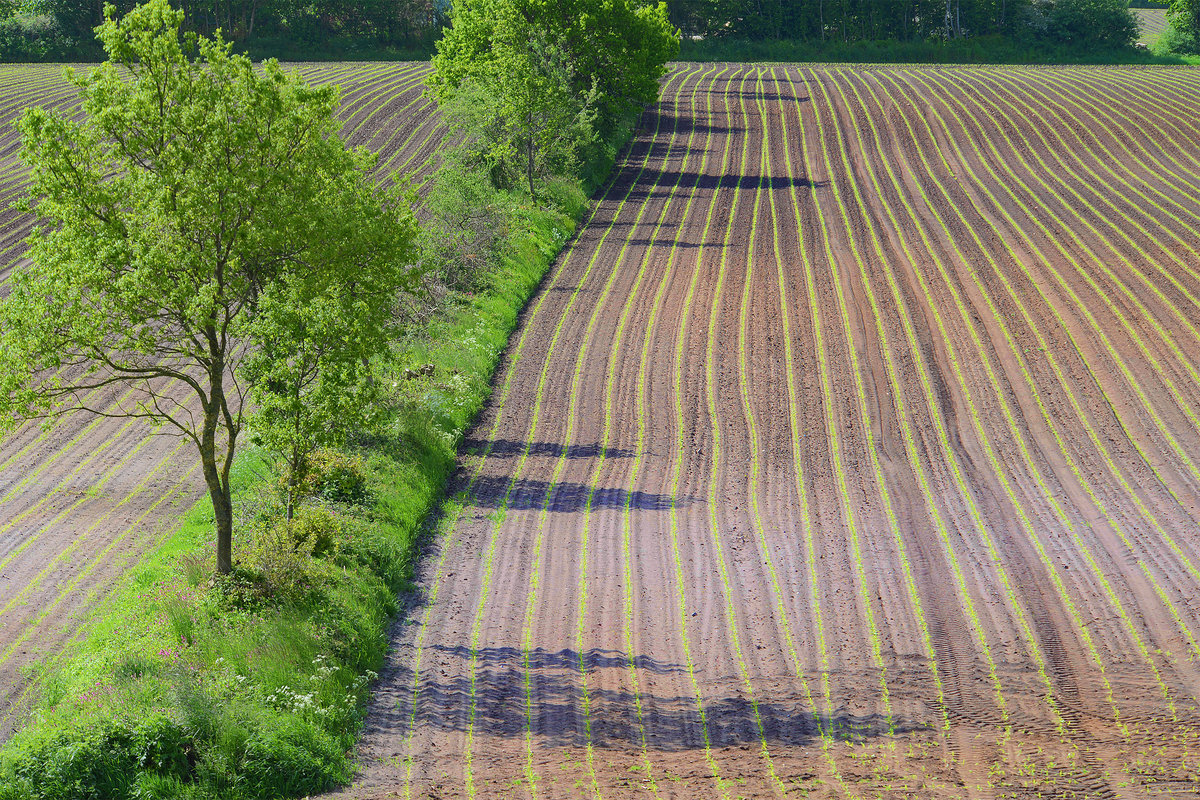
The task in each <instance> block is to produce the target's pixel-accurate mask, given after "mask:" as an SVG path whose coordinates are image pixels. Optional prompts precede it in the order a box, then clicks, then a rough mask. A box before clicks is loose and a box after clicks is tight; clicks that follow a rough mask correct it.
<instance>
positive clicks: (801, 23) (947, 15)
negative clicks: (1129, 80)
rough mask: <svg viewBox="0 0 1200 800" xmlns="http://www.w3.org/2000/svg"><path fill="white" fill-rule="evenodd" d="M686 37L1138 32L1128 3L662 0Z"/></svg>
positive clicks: (1080, 38)
mask: <svg viewBox="0 0 1200 800" xmlns="http://www.w3.org/2000/svg"><path fill="white" fill-rule="evenodd" d="M667 5H668V8H669V9H670V17H671V22H672V23H674V24H675V25H677V26H679V28H680V29H681V30H682V31H683V33H684V35H685V36H691V37H705V38H712V37H728V38H741V39H750V40H771V39H775V40H795V41H802V42H813V41H821V42H830V41H841V42H858V41H871V40H875V41H880V40H896V41H928V40H931V39H932V40H954V39H962V38H965V37H979V36H996V35H999V36H1007V37H1014V38H1019V39H1024V40H1040V41H1043V42H1046V43H1049V44H1064V45H1072V44H1075V45H1079V44H1085V43H1086V44H1096V43H1100V44H1108V45H1116V46H1123V45H1128V44H1130V43H1131V42H1132V41H1133V40H1134V39H1135V38H1136V36H1137V20H1136V18H1135V17H1134V16H1133V15H1132V14H1131V13H1130V12H1129V8H1128V6H1129V4H1128V0H668V3H667Z"/></svg>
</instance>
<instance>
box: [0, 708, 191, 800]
mask: <svg viewBox="0 0 1200 800" xmlns="http://www.w3.org/2000/svg"><path fill="white" fill-rule="evenodd" d="M20 755H21V756H23V757H21V758H17V759H14V760H13V762H12V765H13V766H12V771H11V772H10V773H9V775H8V777H9V779H10V781H11V785H9V786H7V787H5V791H6V793H7V794H8V796H9V797H26V798H36V800H124V798H130V799H131V800H132V798H135V797H137V792H138V791H140V786H141V784H142V781H140V780H139V775H140V774H147V775H154V776H159V777H161V778H168V779H172V780H176V781H182V780H187V779H188V777H189V776H190V774H191V771H192V750H191V746H190V744H189V741H188V737H187V735H186V733H185V732H184V731H183V730H182V729H181V728H180V726H179V725H177V724H176V723H174V722H172V721H171V720H170V719H168V718H167V717H165V716H161V715H156V716H152V717H150V718H148V719H146V720H144V721H142V722H140V723H136V724H133V723H130V722H128V721H124V720H101V721H92V722H91V723H89V724H88V725H87V726H86V727H82V728H76V729H73V730H69V731H60V732H58V733H57V734H55V735H52V736H50V737H49V738H47V739H45V740H43V741H40V742H35V743H32V744H30V745H28V749H27V750H26V751H25V752H24V753H21V754H20ZM0 797H4V795H2V794H0Z"/></svg>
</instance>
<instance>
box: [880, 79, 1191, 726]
mask: <svg viewBox="0 0 1200 800" xmlns="http://www.w3.org/2000/svg"><path fill="white" fill-rule="evenodd" d="M887 77H888V78H889V79H890V76H887ZM871 91H872V92H873V89H872V90H871ZM860 102H861V99H860ZM877 102H878V100H877ZM866 117H867V119H868V121H870V122H872V124H873V120H871V117H870V112H869V111H868V112H866ZM960 123H961V120H960ZM930 133H932V132H930ZM989 141H990V140H989ZM959 157H960V159H962V160H961V161H959V163H960V164H964V165H969V164H970V163H973V162H968V161H967V160H966V159H965V157H964V156H963V155H962V153H961V151H960V153H959ZM978 163H984V164H985V165H986V164H987V163H988V162H987V161H986V160H983V159H981V160H980V161H979V162H978ZM999 163H1006V164H1007V163H1009V162H1005V161H1000V162H999ZM926 167H927V168H928V164H926ZM960 169H961V168H960ZM929 174H930V175H933V174H934V173H933V172H932V171H931V172H930V173H929ZM991 177H992V179H993V183H992V184H991V185H999V186H1003V187H1006V188H1009V187H1010V183H1006V182H1005V179H1001V178H1000V177H999V176H996V175H995V174H994V173H993V174H992V175H991ZM1006 179H1007V180H1008V181H1009V182H1012V181H1017V183H1015V184H1013V185H1020V178H1019V177H1018V176H1016V175H1015V174H1010V175H1008V176H1006ZM935 180H936V178H935ZM980 185H984V184H983V183H980ZM943 189H944V187H943ZM1009 190H1010V191H1011V188H1009ZM992 200H993V201H995V198H994V196H993V197H992ZM997 207H999V204H998V203H997ZM1001 213H1003V212H1001ZM1007 219H1008V221H1009V223H1010V225H1012V226H1014V227H1013V229H1014V230H1017V228H1016V223H1015V222H1014V221H1013V220H1012V219H1011V217H1008V218H1007ZM980 248H981V249H982V245H980ZM1043 258H1044V257H1043ZM1015 260H1016V256H1015V255H1014V261H1015ZM994 266H998V265H994ZM1010 288H1011V287H1010ZM1026 321H1027V322H1028V323H1029V324H1030V326H1031V327H1033V328H1034V329H1035V330H1036V327H1035V326H1033V323H1032V321H1031V320H1029V319H1028V318H1026ZM1000 324H1001V325H1003V322H1001V323H1000ZM1009 345H1010V347H1011V346H1012V345H1013V342H1012V341H1011V340H1010V341H1009ZM1043 346H1045V343H1044V342H1043ZM1014 352H1017V351H1015V350H1014ZM981 356H982V351H981ZM1017 357H1018V359H1021V360H1022V362H1023V360H1024V357H1023V355H1022V354H1021V353H1019V352H1017ZM1049 357H1052V356H1049ZM983 363H986V362H983ZM1022 369H1023V371H1024V373H1025V375H1026V380H1027V382H1028V385H1029V386H1030V389H1031V392H1032V393H1033V396H1034V397H1035V398H1037V397H1039V395H1038V393H1037V389H1036V388H1035V385H1034V382H1033V380H1032V378H1031V377H1030V376H1029V372H1028V369H1027V366H1026V365H1024V364H1022ZM1056 372H1057V374H1058V377H1059V379H1060V381H1062V380H1064V378H1063V375H1062V373H1061V371H1058V370H1056ZM993 382H994V378H993ZM1062 385H1063V386H1064V389H1066V391H1067V394H1068V395H1070V390H1069V387H1068V385H1067V384H1066V383H1063V384H1062ZM964 386H965V384H964ZM1038 402H1039V406H1040V407H1041V408H1042V410H1043V414H1044V415H1045V414H1046V412H1045V406H1044V404H1043V403H1042V401H1041V400H1040V399H1039V401H1038ZM1077 411H1079V414H1080V416H1079V419H1080V421H1081V422H1082V423H1083V424H1084V425H1085V426H1088V421H1087V418H1086V416H1084V415H1083V414H1082V411H1081V410H1079V409H1077ZM973 416H974V415H973ZM1006 416H1008V418H1009V426H1010V429H1011V431H1012V432H1013V435H1014V437H1015V438H1014V441H1016V442H1018V444H1020V445H1021V449H1022V452H1023V453H1024V454H1025V460H1026V463H1027V464H1028V465H1029V467H1030V469H1031V470H1036V467H1034V464H1033V461H1032V460H1031V459H1030V458H1029V456H1028V452H1027V450H1025V447H1024V444H1023V442H1022V441H1021V438H1020V436H1019V432H1018V427H1017V426H1016V425H1014V424H1013V423H1012V418H1011V415H1010V414H1006ZM1046 422H1047V424H1048V425H1049V427H1050V428H1051V430H1054V422H1053V421H1051V420H1050V418H1049V416H1046ZM980 436H981V439H983V433H982V431H981V432H980ZM1093 438H1094V437H1093ZM984 441H986V440H985V439H984ZM1059 444H1060V447H1061V448H1062V452H1063V454H1064V456H1065V457H1066V458H1068V459H1069V458H1070V454H1069V453H1068V452H1067V450H1066V448H1065V445H1064V444H1063V442H1062V439H1061V437H1059ZM1068 463H1070V462H1069V461H1068ZM1110 465H1111V462H1110ZM1075 472H1076V474H1077V476H1078V475H1079V474H1080V473H1079V471H1078V470H1077V469H1076V470H1075ZM1034 474H1035V476H1036V475H1038V474H1039V473H1037V472H1034ZM1038 482H1039V485H1041V486H1042V494H1043V498H1044V499H1045V500H1046V502H1047V503H1048V504H1050V505H1051V506H1052V507H1055V509H1056V510H1058V503H1057V501H1056V500H1055V499H1054V495H1053V494H1052V493H1051V492H1050V491H1049V490H1048V489H1047V487H1046V486H1045V483H1044V479H1043V478H1040V477H1039V478H1038ZM1089 493H1090V494H1091V495H1092V496H1093V498H1094V497H1095V494H1094V492H1091V491H1090V490H1089ZM1017 502H1018V501H1017V500H1016V498H1014V505H1016V503H1017ZM1016 507H1017V508H1018V509H1020V506H1019V505H1016ZM1101 510H1103V507H1102V506H1101ZM1057 516H1058V517H1059V519H1060V521H1061V522H1062V523H1063V524H1064V525H1066V526H1067V528H1066V530H1072V528H1071V527H1070V521H1069V520H1068V519H1067V518H1066V517H1065V515H1063V514H1062V513H1061V511H1059V513H1058V514H1057ZM1029 533H1030V534H1032V533H1033V531H1032V530H1029ZM1074 546H1076V547H1079V548H1080V549H1081V551H1083V550H1086V545H1084V544H1083V543H1082V542H1081V541H1079V540H1078V539H1076V540H1075V545H1074ZM1040 549H1041V548H1040V547H1039V551H1040ZM1083 555H1084V560H1085V561H1086V562H1087V565H1088V568H1089V570H1090V571H1092V573H1093V575H1095V576H1096V577H1097V580H1098V581H1099V582H1100V583H1101V584H1102V585H1105V586H1106V589H1107V591H1106V594H1108V597H1109V600H1110V602H1111V603H1113V604H1114V608H1115V610H1116V612H1117V614H1118V615H1119V617H1120V618H1121V619H1122V620H1124V621H1125V627H1126V628H1127V629H1128V630H1129V633H1130V635H1131V637H1132V638H1133V641H1134V643H1135V644H1136V645H1137V647H1136V649H1137V650H1138V651H1140V653H1141V654H1142V657H1143V659H1144V663H1145V664H1146V665H1147V667H1148V668H1149V669H1150V671H1151V674H1153V675H1155V676H1157V675H1158V671H1157V666H1156V665H1155V663H1154V662H1153V661H1152V660H1151V659H1150V658H1149V654H1148V653H1147V652H1146V647H1145V645H1144V644H1143V643H1142V642H1141V639H1140V636H1139V635H1138V633H1137V632H1136V631H1135V630H1133V629H1132V627H1131V626H1130V625H1129V622H1128V617H1127V615H1126V614H1125V613H1123V611H1124V609H1122V608H1121V606H1120V601H1119V600H1118V599H1117V598H1116V596H1115V595H1114V594H1113V592H1112V590H1111V587H1107V580H1106V579H1105V578H1104V576H1103V575H1102V574H1101V573H1100V572H1099V569H1098V567H1097V565H1096V562H1095V559H1094V558H1092V557H1089V555H1090V554H1089V553H1087V552H1084V553H1083ZM1044 565H1045V568H1046V570H1047V571H1049V570H1051V569H1052V565H1051V564H1050V563H1049V562H1046V561H1044ZM1056 583H1058V581H1057V580H1056ZM1059 592H1060V594H1061V596H1063V597H1064V600H1066V602H1068V603H1069V602H1070V601H1069V599H1068V598H1067V597H1066V594H1065V591H1064V589H1063V587H1062V586H1059ZM1068 608H1071V606H1070V605H1068ZM1077 619H1078V617H1077ZM1079 632H1080V636H1081V639H1082V640H1083V641H1084V642H1085V643H1087V645H1088V648H1089V649H1090V650H1091V653H1092V658H1093V660H1094V663H1096V665H1097V667H1098V669H1100V670H1101V674H1102V675H1103V670H1104V664H1103V662H1102V661H1101V660H1100V656H1099V653H1098V652H1097V650H1096V649H1095V647H1094V646H1093V645H1091V643H1090V638H1089V636H1088V634H1087V631H1086V630H1085V629H1084V627H1083V626H1082V625H1080V627H1079ZM1104 680H1105V682H1107V679H1104ZM1159 684H1160V686H1161V688H1162V689H1163V691H1164V693H1165V691H1166V687H1165V685H1163V684H1162V680H1161V678H1159ZM1109 693H1110V701H1111V699H1112V698H1111V688H1110V689H1109ZM1167 701H1168V704H1170V702H1171V699H1170V697H1167ZM1113 711H1114V721H1115V722H1116V723H1117V724H1118V726H1120V721H1119V712H1118V711H1117V709H1116V707H1115V706H1114V709H1113Z"/></svg>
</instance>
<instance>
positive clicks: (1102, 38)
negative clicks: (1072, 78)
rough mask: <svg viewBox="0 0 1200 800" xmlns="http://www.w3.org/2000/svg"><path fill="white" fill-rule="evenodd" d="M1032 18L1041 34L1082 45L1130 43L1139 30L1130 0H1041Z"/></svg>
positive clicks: (1035, 5)
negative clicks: (1130, 7) (1130, 6)
mask: <svg viewBox="0 0 1200 800" xmlns="http://www.w3.org/2000/svg"><path fill="white" fill-rule="evenodd" d="M1029 20H1030V21H1029V25H1030V28H1031V30H1032V31H1033V33H1034V34H1035V35H1036V36H1038V37H1039V38H1042V39H1044V40H1047V41H1051V42H1055V43H1058V44H1062V45H1065V46H1068V47H1074V48H1081V49H1082V48H1086V47H1103V48H1119V47H1129V46H1131V45H1132V44H1133V42H1134V41H1136V40H1137V37H1138V31H1139V23H1138V19H1137V16H1136V15H1134V13H1133V12H1132V11H1131V10H1130V9H1129V3H1128V1H1127V0H1038V2H1035V4H1034V5H1033V7H1032V9H1031V11H1030V15H1029Z"/></svg>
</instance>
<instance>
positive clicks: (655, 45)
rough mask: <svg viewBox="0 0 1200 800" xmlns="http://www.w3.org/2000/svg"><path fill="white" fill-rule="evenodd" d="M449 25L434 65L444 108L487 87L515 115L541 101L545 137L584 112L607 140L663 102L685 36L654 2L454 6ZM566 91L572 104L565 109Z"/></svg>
mask: <svg viewBox="0 0 1200 800" xmlns="http://www.w3.org/2000/svg"><path fill="white" fill-rule="evenodd" d="M450 21H451V27H450V28H449V29H448V30H447V31H446V33H445V35H444V36H443V37H442V39H441V40H439V41H438V43H437V50H438V52H437V55H436V56H434V58H433V66H434V75H433V76H432V78H431V81H430V85H431V87H432V89H433V92H434V94H435V95H436V96H437V98H438V100H439V101H440V102H445V101H447V100H449V99H450V98H451V97H453V96H455V95H456V94H457V93H458V92H460V91H461V90H462V89H463V87H464V86H465V85H468V84H470V83H472V82H474V83H476V84H482V85H485V86H487V87H488V88H489V89H491V90H493V91H494V92H501V93H502V94H500V95H499V98H500V99H499V102H500V103H501V104H502V105H504V106H507V107H508V109H507V110H508V111H514V112H515V109H516V107H521V106H524V107H525V108H522V111H527V107H528V106H529V105H530V104H529V103H528V102H526V99H529V100H533V101H536V112H535V116H542V117H543V118H546V119H547V121H548V122H549V123H550V125H547V126H546V130H550V128H551V127H552V126H557V125H558V124H559V123H560V120H561V119H562V117H563V114H564V113H569V114H574V115H578V114H579V112H581V111H583V110H586V111H587V114H588V116H589V117H590V118H591V120H592V123H593V124H592V126H593V127H595V129H596V130H597V132H598V133H599V134H600V135H601V136H607V135H608V134H610V133H611V132H612V131H613V129H614V127H615V125H616V123H617V122H618V121H619V120H620V119H621V118H622V117H623V116H624V115H625V114H627V113H629V112H631V111H634V110H636V109H638V108H640V107H641V106H643V105H646V104H649V103H653V102H655V101H656V100H657V99H658V80H659V78H661V77H662V76H663V74H665V71H666V62H667V61H669V60H670V59H672V58H674V57H675V56H676V55H678V53H679V32H678V31H677V30H676V29H675V28H674V27H672V25H671V23H670V20H669V18H668V15H667V7H666V4H665V3H662V2H656V1H655V0H456V2H455V3H454V6H453V11H452V12H451V15H450ZM564 90H565V93H566V94H568V95H569V96H570V98H571V102H570V103H568V104H566V105H565V106H561V105H560V104H559V100H558V99H557V98H561V97H562V96H563V95H564ZM510 116H511V118H513V119H517V118H520V116H521V114H519V113H512V114H511V115H510ZM525 119H526V125H528V124H529V123H528V113H526V114H525ZM534 138H536V137H525V139H524V141H525V142H526V144H528V142H530V141H532V140H533V139H534ZM526 166H527V164H526Z"/></svg>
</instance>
